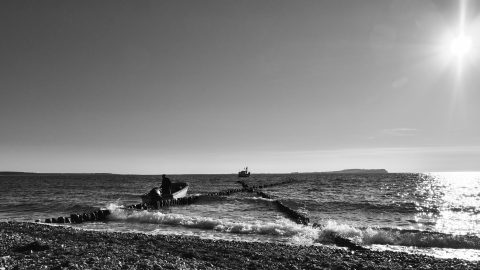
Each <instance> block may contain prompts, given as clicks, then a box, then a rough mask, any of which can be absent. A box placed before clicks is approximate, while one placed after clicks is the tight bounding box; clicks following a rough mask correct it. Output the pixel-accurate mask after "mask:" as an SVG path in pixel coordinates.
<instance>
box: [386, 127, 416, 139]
mask: <svg viewBox="0 0 480 270" xmlns="http://www.w3.org/2000/svg"><path fill="white" fill-rule="evenodd" d="M381 133H382V135H387V136H397V137H403V136H415V135H416V133H417V129H415V128H390V129H384V130H382V132H381Z"/></svg>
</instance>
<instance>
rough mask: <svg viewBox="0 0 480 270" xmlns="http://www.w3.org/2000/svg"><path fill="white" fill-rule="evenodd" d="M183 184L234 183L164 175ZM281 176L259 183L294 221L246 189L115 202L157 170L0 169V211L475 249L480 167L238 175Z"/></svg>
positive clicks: (137, 227)
mask: <svg viewBox="0 0 480 270" xmlns="http://www.w3.org/2000/svg"><path fill="white" fill-rule="evenodd" d="M170 178H171V179H172V181H183V182H188V183H189V184H190V189H189V193H190V194H200V195H201V194H205V193H207V192H214V191H220V190H225V189H231V188H239V187H240V185H239V184H238V183H236V181H237V180H238V178H237V176H236V175H173V176H170ZM287 179H293V182H292V183H290V184H286V185H281V186H275V187H271V188H265V189H264V192H265V193H268V194H270V195H272V196H273V197H274V198H275V199H278V200H281V201H282V202H283V203H284V204H286V205H288V206H290V207H291V208H293V209H295V210H297V211H299V212H302V213H305V214H306V215H307V216H309V217H310V220H311V221H312V222H315V223H319V224H321V225H322V226H321V227H320V228H312V227H310V226H303V225H298V224H295V223H293V222H292V221H290V220H289V219H288V218H287V217H286V216H285V215H284V214H282V213H281V212H279V211H278V209H277V208H276V206H275V205H274V204H273V203H272V200H267V199H262V198H260V197H258V196H256V195H255V194H252V193H236V194H232V195H230V196H221V197H202V198H201V199H200V200H199V201H198V202H196V203H195V204H193V205H188V206H175V207H171V208H165V209H162V210H160V211H146V210H144V211H132V210H125V209H122V206H125V205H130V204H136V203H139V202H140V198H139V196H140V195H141V194H143V193H145V192H147V191H149V190H150V189H151V188H152V187H154V186H158V185H159V184H160V177H158V176H143V175H103V174H97V175H95V174H51V175H17V176H14V175H4V176H0V220H17V221H33V220H35V219H40V220H44V219H45V218H50V217H58V216H68V215H70V214H71V213H81V212H88V211H92V210H93V209H95V208H99V207H101V208H109V209H111V210H112V215H111V216H110V218H109V220H108V221H107V222H95V223H84V224H81V225H70V226H75V227H81V228H85V229H95V230H111V231H140V232H144V233H149V234H182V235H192V236H199V237H204V238H216V239H227V240H240V241H270V242H282V243H291V244H313V245H318V244H330V243H331V234H332V233H335V234H340V235H341V236H343V237H346V238H350V239H352V240H353V241H355V242H357V243H359V244H361V245H364V246H367V247H370V248H373V249H378V250H384V249H388V250H398V251H407V252H413V253H423V254H432V255H434V256H439V257H457V258H464V259H470V260H479V259H480V173H425V174H343V175H342V174H280V175H273V174H261V175H253V176H251V177H250V178H248V179H246V180H245V179H244V180H245V181H246V182H247V183H248V184H251V185H254V184H256V185H258V184H265V183H276V182H281V181H285V180H287Z"/></svg>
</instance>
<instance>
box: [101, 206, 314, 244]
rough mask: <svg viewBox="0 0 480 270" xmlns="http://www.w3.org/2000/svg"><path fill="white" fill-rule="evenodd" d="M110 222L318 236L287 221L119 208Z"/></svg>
mask: <svg viewBox="0 0 480 270" xmlns="http://www.w3.org/2000/svg"><path fill="white" fill-rule="evenodd" d="M110 209H111V211H112V212H111V214H110V216H109V219H110V220H114V221H121V220H123V221H126V222H137V223H153V224H164V225H171V226H184V227H189V228H197V229H204V230H214V231H218V232H226V233H236V234H262V235H275V236H288V237H290V236H291V237H293V236H298V235H305V234H310V235H312V236H315V235H316V232H317V229H315V228H312V227H306V226H302V225H298V224H296V223H293V222H291V221H289V220H287V219H281V220H278V221H276V222H262V221H258V222H250V223H249V222H236V221H231V220H223V219H216V218H210V217H199V216H185V215H181V214H171V213H168V214H165V213H161V212H151V211H128V210H123V209H119V208H113V209H112V208H110ZM312 239H313V237H312Z"/></svg>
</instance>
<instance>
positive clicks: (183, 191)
mask: <svg viewBox="0 0 480 270" xmlns="http://www.w3.org/2000/svg"><path fill="white" fill-rule="evenodd" d="M187 191H188V184H187V183H184V182H178V183H172V184H171V193H170V194H162V189H161V188H158V187H156V188H153V189H152V190H151V191H150V192H148V193H145V194H143V195H142V196H141V198H142V203H146V204H153V203H156V201H159V200H166V199H179V198H183V197H185V196H187Z"/></svg>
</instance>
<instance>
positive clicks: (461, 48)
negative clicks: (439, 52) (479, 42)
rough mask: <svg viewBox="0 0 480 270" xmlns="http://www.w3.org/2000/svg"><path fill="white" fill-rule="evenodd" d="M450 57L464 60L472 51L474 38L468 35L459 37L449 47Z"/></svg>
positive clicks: (453, 39)
mask: <svg viewBox="0 0 480 270" xmlns="http://www.w3.org/2000/svg"><path fill="white" fill-rule="evenodd" d="M448 51H449V53H450V55H452V56H455V57H456V58H464V57H465V56H467V55H468V54H469V53H470V52H471V51H472V38H471V37H470V36H468V35H464V34H461V35H458V36H456V37H454V38H452V40H451V41H450V44H449V45H448Z"/></svg>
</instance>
